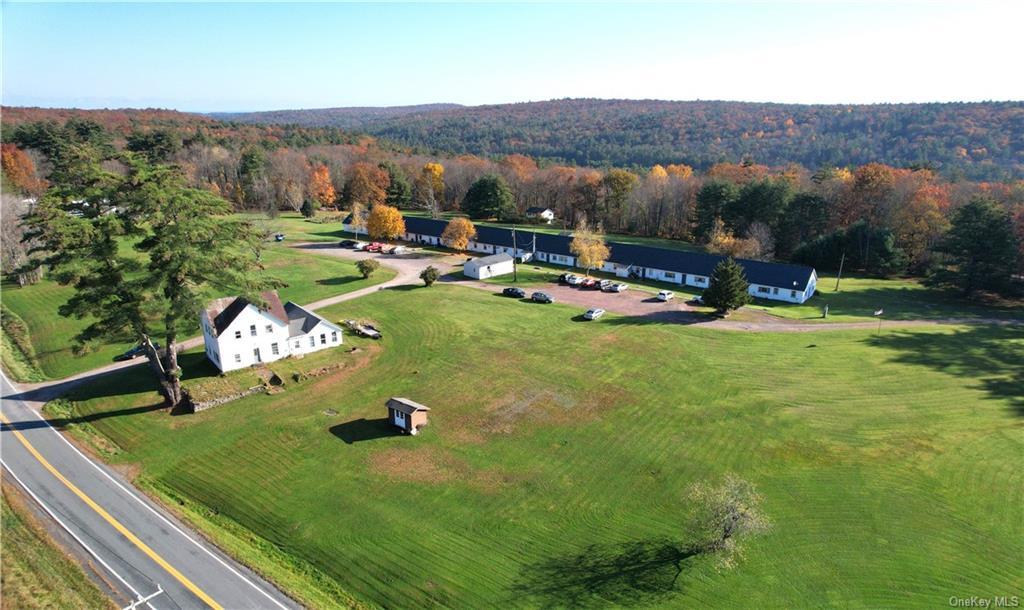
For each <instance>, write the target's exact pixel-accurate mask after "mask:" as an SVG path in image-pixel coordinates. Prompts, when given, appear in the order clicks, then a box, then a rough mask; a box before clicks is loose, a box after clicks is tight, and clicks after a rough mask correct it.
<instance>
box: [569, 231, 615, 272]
mask: <svg viewBox="0 0 1024 610" xmlns="http://www.w3.org/2000/svg"><path fill="white" fill-rule="evenodd" d="M572 235H573V236H572V242H570V243H569V251H570V252H572V253H573V254H575V255H576V264H577V265H578V266H580V267H583V268H584V269H586V270H587V275H590V271H591V270H592V269H597V268H600V267H601V266H602V265H604V262H605V261H606V260H608V257H609V256H611V249H610V248H609V247H608V244H607V243H605V241H604V233H603V232H602V231H601V227H600V226H597V227H595V228H593V229H591V228H590V227H589V226H588V225H587V223H586V221H583V222H581V223H580V224H579V226H577V227H576V230H575V231H573V234H572Z"/></svg>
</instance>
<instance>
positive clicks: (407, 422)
mask: <svg viewBox="0 0 1024 610" xmlns="http://www.w3.org/2000/svg"><path fill="white" fill-rule="evenodd" d="M386 404H387V407H388V421H390V422H391V423H392V424H394V425H395V426H396V427H397V428H399V429H401V430H402V431H403V432H407V433H409V434H416V433H418V432H419V431H420V428H422V427H423V426H426V425H427V412H428V411H430V408H429V407H426V406H424V405H421V404H420V403H418V402H415V401H412V400H409V399H408V398H400V397H392V398H389V399H388V402H387V403H386Z"/></svg>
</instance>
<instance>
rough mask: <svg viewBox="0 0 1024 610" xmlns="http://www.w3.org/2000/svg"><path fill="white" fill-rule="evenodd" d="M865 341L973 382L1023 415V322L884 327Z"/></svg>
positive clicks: (900, 358)
mask: <svg viewBox="0 0 1024 610" xmlns="http://www.w3.org/2000/svg"><path fill="white" fill-rule="evenodd" d="M867 341H868V342H869V343H870V344H872V345H875V346H878V347H882V348H886V349H890V350H895V351H896V355H895V356H894V357H893V360H894V361H895V362H902V363H908V364H917V365H921V366H927V367H931V368H934V369H936V370H939V371H941V372H943V373H947V374H950V375H955V376H958V377H963V378H965V379H969V380H972V381H975V382H976V385H977V387H980V388H981V389H983V390H985V391H986V392H988V393H989V395H990V396H992V397H993V398H1000V399H1007V400H1009V402H1010V406H1011V408H1012V409H1013V411H1014V413H1015V414H1016V415H1020V416H1024V326H1016V325H1004V326H1001V325H981V324H979V325H975V326H971V327H968V328H967V329H965V330H957V331H955V332H952V333H928V332H907V331H885V332H883V333H882V334H881V335H878V336H874V337H871V338H870V339H867Z"/></svg>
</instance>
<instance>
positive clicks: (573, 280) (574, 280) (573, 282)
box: [565, 274, 584, 286]
mask: <svg viewBox="0 0 1024 610" xmlns="http://www.w3.org/2000/svg"><path fill="white" fill-rule="evenodd" d="M583 280H584V278H582V277H580V276H578V275H575V274H573V275H570V276H569V277H567V278H565V283H566V284H569V285H570V286H579V285H580V284H582V283H583Z"/></svg>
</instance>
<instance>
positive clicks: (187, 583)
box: [0, 413, 224, 610]
mask: <svg viewBox="0 0 1024 610" xmlns="http://www.w3.org/2000/svg"><path fill="white" fill-rule="evenodd" d="M0 422H3V423H5V424H7V426H8V427H9V428H10V429H11V432H13V433H14V436H15V437H16V438H17V439H18V440H19V441H20V442H21V444H22V445H24V446H25V449H28V452H29V453H31V454H32V456H33V457H35V458H36V459H37V460H39V463H40V464H42V465H43V467H44V468H46V469H47V470H49V471H50V474H52V475H53V476H55V477H56V478H57V480H58V481H60V482H61V483H63V484H64V486H65V487H67V488H68V489H70V490H71V492H72V493H74V494H75V495H76V496H78V497H79V498H80V499H81V500H82V502H85V503H86V504H87V505H88V506H89V508H91V509H93V510H94V511H96V514H98V515H99V516H100V517H103V520H104V521H106V522H107V523H109V524H110V525H111V526H113V528H114V529H116V530H117V531H118V532H120V533H121V535H122V536H124V537H125V538H127V539H128V540H129V541H131V543H132V544H134V545H135V546H137V547H138V548H139V550H140V551H142V552H143V553H145V554H146V556H147V557H149V558H150V559H152V560H153V561H154V562H156V564H157V565H159V566H160V567H161V568H163V569H164V570H167V573H168V574H170V575H171V576H173V577H174V578H175V580H177V581H178V582H180V583H181V584H182V585H183V586H184V587H185V588H186V589H188V590H189V591H191V592H192V593H193V594H195V596H196V597H198V598H199V599H201V600H203V602H205V603H206V604H207V605H208V606H210V607H211V608H213V609H214V610H224V607H223V606H221V605H220V604H218V603H217V602H215V601H214V600H213V598H212V597H210V596H209V595H207V594H206V593H205V592H204V591H203V590H202V589H200V588H199V587H197V586H196V585H195V583H193V582H192V581H191V580H189V579H188V578H187V577H185V575H184V574H182V573H181V572H179V571H178V570H177V569H176V568H175V567H174V566H172V565H171V564H169V563H167V561H166V560H165V559H164V558H163V557H161V556H160V555H158V554H157V553H156V551H154V550H153V549H151V548H149V545H147V544H146V543H145V542H143V541H142V540H139V537H138V536H136V535H135V534H133V533H132V532H131V531H130V530H129V529H128V528H126V527H125V526H124V525H122V524H121V522H120V521H118V520H117V519H115V518H113V517H112V516H111V515H110V513H108V512H107V511H105V510H103V507H102V506H100V505H99V504H97V503H96V502H95V501H93V499H92V498H90V497H89V496H87V495H85V492H83V491H82V490H81V489H78V488H77V487H75V484H74V483H72V482H71V481H69V480H67V478H65V477H64V475H62V474H61V473H60V471H58V470H57V469H56V468H54V467H53V465H52V464H50V463H49V462H47V461H46V458H44V457H43V456H42V454H40V453H39V452H38V451H37V450H36V448H35V447H33V446H32V444H31V443H29V442H28V439H26V438H25V436H24V435H23V434H22V433H21V432H19V431H18V430H16V429H15V428H14V426H13V425H12V424H11V422H10V420H9V419H7V417H6V416H5V415H4V414H3V413H0Z"/></svg>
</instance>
